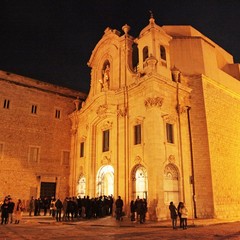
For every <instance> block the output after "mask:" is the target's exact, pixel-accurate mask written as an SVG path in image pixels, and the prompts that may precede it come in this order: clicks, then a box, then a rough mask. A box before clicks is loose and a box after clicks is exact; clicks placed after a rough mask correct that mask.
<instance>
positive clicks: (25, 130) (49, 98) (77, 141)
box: [0, 16, 240, 220]
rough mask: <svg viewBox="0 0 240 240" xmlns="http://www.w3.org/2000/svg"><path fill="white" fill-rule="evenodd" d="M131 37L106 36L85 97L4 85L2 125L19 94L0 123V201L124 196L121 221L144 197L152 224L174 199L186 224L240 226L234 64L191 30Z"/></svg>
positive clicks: (24, 84) (238, 83) (154, 27)
mask: <svg viewBox="0 0 240 240" xmlns="http://www.w3.org/2000/svg"><path fill="white" fill-rule="evenodd" d="M130 33H131V29H130V26H128V25H127V24H126V25H124V26H123V27H122V31H119V30H115V29H110V28H106V29H105V31H104V34H103V36H102V38H101V39H100V41H99V42H98V43H97V45H96V46H95V48H94V50H93V52H92V55H91V56H90V60H89V62H88V66H89V67H90V68H91V86H90V91H89V94H88V96H86V95H84V94H83V93H80V92H77V91H71V90H67V89H62V88H58V87H54V86H50V85H46V84H42V83H41V82H36V81H34V80H29V79H28V80H25V79H21V77H20V78H19V77H17V78H18V79H17V82H19V81H20V82H21V84H17V83H16V82H15V83H14V84H15V85H14V86H16V87H18V88H20V87H21V92H20V90H19V89H18V90H17V91H16V89H15V90H14V92H13V91H12V92H9V91H10V90H9V89H10V88H8V84H10V83H11V81H13V80H12V78H11V76H12V75H11V74H10V75H9V74H5V76H4V77H1V80H2V82H1V86H3V85H4V86H5V91H2V92H1V95H2V96H1V102H2V104H3V106H4V107H3V109H1V110H0V114H1V116H3V117H4V116H6V114H8V113H9V112H10V110H11V107H12V105H10V106H11V107H9V104H10V103H11V104H14V101H10V100H9V99H10V98H11V96H16V93H19V94H18V96H17V99H15V104H16V105H17V104H18V103H21V101H22V105H21V106H19V109H18V111H14V113H11V114H12V115H11V121H10V122H9V121H8V120H6V121H4V122H2V123H1V126H2V127H1V128H2V129H3V133H4V134H1V136H0V173H1V176H2V178H3V179H4V181H3V183H4V184H5V185H4V184H3V185H2V192H0V194H1V195H4V194H7V193H8V192H9V191H10V192H9V193H10V194H11V195H14V194H16V192H17V189H18V190H19V189H20V190H21V195H20V197H21V198H23V199H26V200H28V199H30V196H34V197H39V196H43V194H46V193H49V194H52V195H55V196H59V197H60V198H64V197H66V196H80V197H83V196H87V195H88V196H90V197H96V196H103V195H113V196H114V198H117V196H121V197H122V199H123V201H124V211H125V212H126V213H127V214H128V213H129V205H130V202H131V200H135V199H136V198H137V197H138V196H139V197H140V198H145V199H146V200H147V203H148V216H147V217H148V219H151V220H161V219H167V218H169V209H168V206H169V202H170V201H173V202H174V203H175V204H176V205H177V204H178V202H179V201H182V202H185V203H186V205H187V207H188V209H189V217H190V218H191V217H193V218H194V217H195V218H196V217H197V218H212V217H213V218H214V217H215V218H228V217H237V216H240V201H239V199H240V177H239V174H238V173H239V172H240V164H239V157H240V138H239V136H240V119H239V118H238V116H240V65H239V64H236V63H234V60H233V56H232V55H231V54H229V53H228V52H226V51H225V50H224V49H223V48H221V47H220V46H218V45H217V44H216V43H214V42H213V41H212V40H211V39H209V38H207V37H206V36H204V35H203V34H202V33H200V32H199V31H197V30H196V29H194V28H193V27H191V26H159V25H158V24H156V22H155V19H154V18H153V16H151V17H150V19H149V23H148V25H147V26H146V27H145V28H143V29H142V31H141V32H140V33H139V35H138V37H133V36H131V35H130ZM12 77H13V78H16V76H12ZM23 91H24V92H25V93H26V94H24V95H23V94H22V92H23ZM39 92H41V95H39V94H38V93H39ZM6 93H9V95H6ZM36 94H38V98H36V97H34V96H36ZM79 96H80V97H79ZM23 103H24V104H25V105H26V103H29V104H28V105H29V109H28V108H27V109H26V108H25V105H24V104H23ZM23 110H24V111H23ZM3 111H4V112H3ZM28 111H30V113H28ZM25 112H26V116H27V117H24V115H23V114H24V113H25ZM17 114H19V115H17ZM16 116H21V117H20V118H19V119H18V120H19V121H20V122H21V123H22V125H21V128H19V125H16V124H19V121H15V120H14V119H15V118H16ZM5 119H6V117H5ZM14 126H15V127H14ZM16 134H18V135H20V136H21V138H20V139H16ZM36 136H37V137H36ZM9 137H11V141H8V139H9ZM24 141H25V142H24ZM26 141H28V142H26ZM10 142H11V143H14V144H10ZM13 149H14V150H13ZM24 152H25V155H24ZM7 162H9V164H10V163H11V164H10V165H9V164H6V163H7ZM19 169H20V170H19ZM14 173H15V174H14ZM16 173H17V174H16ZM9 174H10V176H11V177H9ZM3 176H4V177H3ZM13 183H14V184H13ZM7 186H8V187H7ZM9 186H10V187H9Z"/></svg>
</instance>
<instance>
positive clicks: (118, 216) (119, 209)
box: [115, 196, 123, 221]
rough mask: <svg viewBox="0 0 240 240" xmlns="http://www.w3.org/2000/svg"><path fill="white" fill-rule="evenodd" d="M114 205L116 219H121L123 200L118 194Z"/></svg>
mask: <svg viewBox="0 0 240 240" xmlns="http://www.w3.org/2000/svg"><path fill="white" fill-rule="evenodd" d="M115 205H116V219H117V220H121V221H122V208H123V200H122V199H121V197H120V196H118V199H117V200H116V202H115Z"/></svg>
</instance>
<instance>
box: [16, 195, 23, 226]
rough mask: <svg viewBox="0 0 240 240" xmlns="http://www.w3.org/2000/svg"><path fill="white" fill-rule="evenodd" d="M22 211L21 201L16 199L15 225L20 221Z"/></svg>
mask: <svg viewBox="0 0 240 240" xmlns="http://www.w3.org/2000/svg"><path fill="white" fill-rule="evenodd" d="M23 209H24V208H23V204H22V201H21V199H18V201H17V204H16V206H15V224H18V223H19V222H20V220H22V214H23Z"/></svg>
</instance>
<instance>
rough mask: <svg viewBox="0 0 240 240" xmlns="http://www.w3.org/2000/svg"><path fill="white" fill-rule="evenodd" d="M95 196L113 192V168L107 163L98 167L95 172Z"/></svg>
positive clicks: (107, 194)
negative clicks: (96, 172)
mask: <svg viewBox="0 0 240 240" xmlns="http://www.w3.org/2000/svg"><path fill="white" fill-rule="evenodd" d="M96 194H97V196H103V195H105V196H109V195H113V194H114V169H113V167H112V166H110V165H107V166H103V167H102V168H100V169H99V171H98V174H97V189H96Z"/></svg>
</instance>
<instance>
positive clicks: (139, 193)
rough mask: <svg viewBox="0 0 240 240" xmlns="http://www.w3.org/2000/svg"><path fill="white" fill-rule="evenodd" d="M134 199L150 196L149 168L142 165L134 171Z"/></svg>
mask: <svg viewBox="0 0 240 240" xmlns="http://www.w3.org/2000/svg"><path fill="white" fill-rule="evenodd" d="M132 187H133V191H132V200H135V199H136V198H137V197H139V198H145V199H147V197H148V176H147V170H146V168H145V167H143V166H142V165H140V164H139V165H137V166H135V168H134V169H133V171H132Z"/></svg>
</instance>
